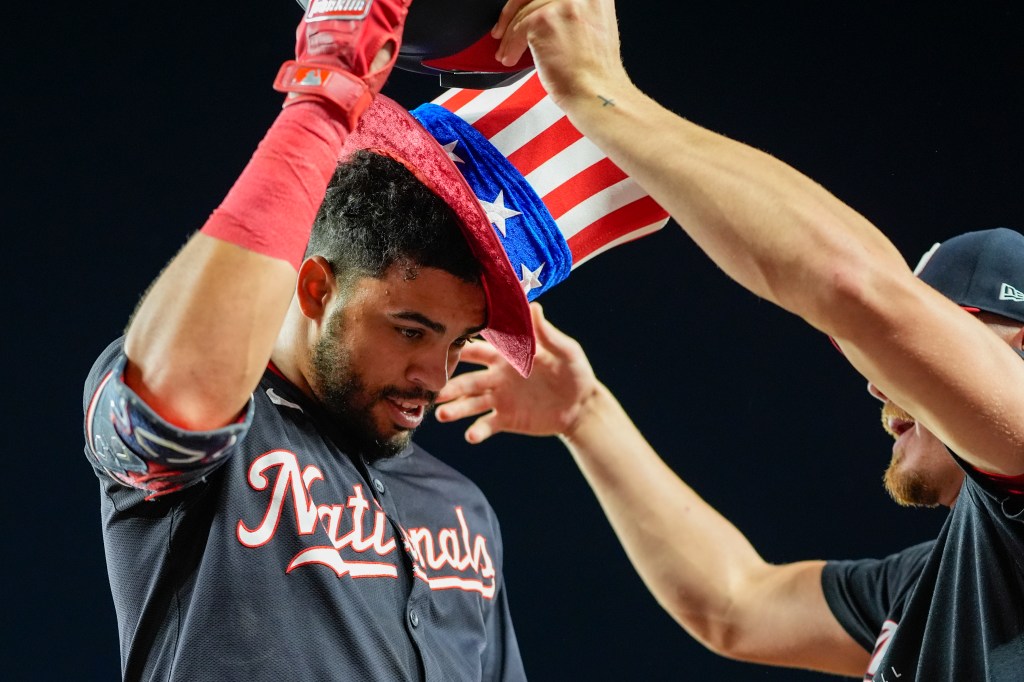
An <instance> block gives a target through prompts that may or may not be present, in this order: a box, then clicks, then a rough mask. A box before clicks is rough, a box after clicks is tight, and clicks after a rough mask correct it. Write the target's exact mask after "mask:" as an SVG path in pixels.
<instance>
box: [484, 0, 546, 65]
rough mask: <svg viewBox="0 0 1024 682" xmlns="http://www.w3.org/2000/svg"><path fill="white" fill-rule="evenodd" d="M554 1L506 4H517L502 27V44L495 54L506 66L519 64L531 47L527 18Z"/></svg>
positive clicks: (527, 0)
mask: <svg viewBox="0 0 1024 682" xmlns="http://www.w3.org/2000/svg"><path fill="white" fill-rule="evenodd" d="M554 1H555V0H511V2H509V5H506V6H505V9H506V10H508V9H510V6H511V5H513V4H514V5H517V9H516V11H515V12H514V13H513V14H512V16H511V17H510V18H509V19H508V21H507V22H506V23H505V25H504V28H503V29H502V32H501V33H502V35H501V45H499V46H498V52H497V54H495V59H497V60H498V61H499V62H501V63H502V64H504V65H505V66H512V65H514V64H518V63H519V60H520V59H522V58H523V54H525V53H526V51H527V50H528V49H530V44H529V30H528V27H527V25H526V23H525V19H526V18H527V17H529V16H530V15H531V14H533V13H534V12H536V11H537V10H539V9H540V8H541V7H543V6H545V5H548V4H550V3H552V2H554ZM499 22H500V19H499Z"/></svg>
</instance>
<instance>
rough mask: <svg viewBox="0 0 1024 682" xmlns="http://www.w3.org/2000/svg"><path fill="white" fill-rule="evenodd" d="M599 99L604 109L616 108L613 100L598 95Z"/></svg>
mask: <svg viewBox="0 0 1024 682" xmlns="http://www.w3.org/2000/svg"><path fill="white" fill-rule="evenodd" d="M597 98H598V99H599V100H601V106H602V107H614V106H615V100H613V99H608V98H607V97H605V96H604V95H598V96H597Z"/></svg>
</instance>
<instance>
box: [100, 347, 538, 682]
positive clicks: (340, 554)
mask: <svg viewBox="0 0 1024 682" xmlns="http://www.w3.org/2000/svg"><path fill="white" fill-rule="evenodd" d="M123 367H124V356H123V354H122V352H121V344H120V342H115V343H114V344H112V345H111V346H110V347H109V348H108V349H107V350H106V351H104V353H103V355H102V356H101V357H100V358H99V360H98V361H97V363H96V365H95V366H94V367H93V370H92V372H91V374H90V376H89V379H88V381H87V382H86V387H85V410H86V419H85V430H86V442H87V446H86V456H87V457H88V459H89V460H90V462H91V463H92V465H93V468H94V470H95V472H96V473H97V475H98V476H99V479H100V503H101V512H102V521H103V538H104V545H105V549H106V556H107V567H108V573H109V578H110V587H111V591H112V593H113V597H114V604H115V607H116V611H117V619H118V629H119V632H120V636H121V663H122V670H123V674H124V677H125V679H129V680H137V679H147V680H148V679H160V680H188V681H190V682H191V681H194V680H228V679H244V680H247V681H257V680H267V681H274V682H279V681H281V680H289V681H291V680H311V681H312V680H318V681H319V680H360V681H361V680H416V679H426V680H481V679H484V680H519V679H524V678H525V674H524V671H523V666H522V660H521V658H520V655H519V649H518V646H517V644H516V638H515V632H514V631H513V627H512V621H511V617H510V615H509V609H508V602H507V599H506V593H505V586H504V582H503V580H502V544H501V533H500V530H499V527H498V521H497V519H496V517H495V514H494V511H493V510H492V509H491V507H490V505H489V504H488V503H487V500H486V499H485V497H484V495H483V493H481V491H480V490H479V489H478V488H477V487H476V486H475V485H474V484H473V483H472V482H470V481H469V480H468V479H467V478H466V477H464V476H462V475H461V474H459V473H458V472H456V471H455V470H454V469H452V468H451V467H449V466H447V465H446V464H444V463H443V462H441V461H439V460H437V459H435V458H434V457H432V456H431V455H429V454H428V453H426V452H424V451H423V450H422V449H420V448H418V447H416V446H412V447H410V448H409V449H407V450H406V451H405V452H403V453H401V454H399V455H397V456H395V457H392V458H388V459H385V460H382V461H379V462H377V463H376V464H373V465H367V464H366V463H365V462H363V461H362V460H361V459H359V458H352V457H349V456H348V455H346V454H345V453H344V452H342V451H341V450H340V449H339V448H338V447H337V445H336V444H335V441H334V440H332V439H331V438H330V437H329V435H330V428H331V427H330V423H329V420H326V419H325V417H324V415H322V414H321V413H320V412H319V409H318V407H317V406H316V405H314V404H311V403H310V401H309V400H308V399H306V397H305V396H304V395H303V394H302V393H301V392H300V391H298V390H297V389H295V387H293V386H292V385H291V384H290V383H289V382H287V381H286V380H285V379H283V378H282V377H280V376H278V375H276V374H275V373H274V372H272V371H268V372H267V373H266V375H265V376H264V377H263V380H262V381H261V382H260V385H259V387H258V388H257V390H256V392H255V393H254V395H253V398H252V401H251V404H250V407H249V410H248V412H247V415H246V416H245V417H244V418H243V419H241V420H240V421H239V423H237V424H233V425H230V426H228V427H225V428H224V429H218V430H215V431H210V432H203V433H195V432H190V433H186V432H182V431H180V430H178V429H176V428H174V427H173V426H171V425H169V424H167V423H166V422H163V421H162V420H160V418H159V417H158V416H156V415H155V414H154V413H152V412H151V411H149V410H148V408H147V407H146V406H145V405H143V404H142V403H141V401H139V400H138V398H137V396H135V395H134V394H132V393H131V391H130V390H129V389H127V387H125V386H124V385H123V383H121V373H122V371H123Z"/></svg>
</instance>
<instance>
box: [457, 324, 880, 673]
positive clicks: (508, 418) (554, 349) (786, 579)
mask: <svg viewBox="0 0 1024 682" xmlns="http://www.w3.org/2000/svg"><path fill="white" fill-rule="evenodd" d="M533 311H534V325H535V328H536V330H537V357H536V359H535V361H534V368H533V373H532V374H531V375H530V377H529V378H528V379H524V378H522V377H521V376H519V374H518V373H517V372H516V371H515V370H514V369H512V368H511V367H510V366H509V365H508V364H507V363H506V362H505V361H504V360H503V359H502V358H501V357H500V356H499V355H498V353H497V351H495V350H494V349H493V348H491V347H490V346H488V345H487V344H484V343H474V344H471V345H470V346H467V348H466V349H465V350H464V351H463V356H462V359H463V360H466V361H469V362H474V363H478V364H482V365H485V369H483V370H479V371H476V372H469V373H466V374H461V375H459V376H457V377H455V378H453V379H452V380H451V381H450V382H449V383H448V385H447V386H446V387H445V388H444V389H443V390H442V392H441V394H440V396H439V399H440V400H441V401H443V402H444V404H443V405H441V406H440V407H439V408H438V410H437V418H438V419H439V420H441V421H454V420H456V419H462V418H465V417H471V416H476V415H482V416H479V417H478V419H476V421H475V422H474V423H473V424H472V425H471V426H470V427H469V429H468V430H467V431H466V438H467V440H469V441H470V442H471V443H479V442H481V441H483V440H485V439H487V438H489V437H490V436H491V435H493V434H495V433H500V432H502V431H505V432H512V433H524V434H528V435H536V436H543V435H558V436H559V437H560V438H561V440H562V441H563V442H564V443H565V444H566V446H567V447H568V448H569V451H570V452H571V453H572V455H573V458H574V459H575V460H576V463H577V465H578V466H579V468H580V470H581V471H582V472H583V475H584V476H585V477H586V479H587V482H588V483H589V484H590V486H591V488H593V490H594V493H595V494H596V495H597V498H598V500H599V502H600V503H601V506H602V508H603V509H604V512H605V514H606V515H607V516H608V519H609V521H610V522H611V525H612V528H613V529H614V530H615V533H616V534H617V535H618V537H619V540H620V541H621V542H622V546H623V547H624V548H625V550H626V553H627V554H628V556H629V558H630V560H631V561H632V562H633V565H634V566H635V567H636V570H637V572H638V573H639V574H640V577H641V578H642V579H643V580H644V583H645V584H646V585H647V587H648V588H649V589H650V590H651V592H652V594H654V596H655V598H656V599H657V600H658V602H659V603H660V604H661V605H662V607H664V608H665V610H666V611H668V612H669V613H670V614H671V615H672V617H673V618H675V620H676V621H677V622H678V623H679V624H680V625H682V626H683V627H684V628H685V629H686V630H687V631H688V632H689V633H690V634H691V635H693V637H695V638H696V639H697V640H698V641H700V642H701V643H702V644H704V645H705V646H707V647H708V648H709V649H711V650H713V651H715V652H717V653H720V654H722V655H725V656H729V657H731V658H738V659H741V660H746V661H751V662H758V663H768V664H774V665H781V666H789V667H797V668H809V669H814V670H822V671H827V672H833V673H838V674H847V675H861V674H863V672H864V670H866V669H867V664H868V652H866V651H865V650H864V649H863V648H862V647H861V646H860V645H858V644H857V643H856V642H855V641H854V640H853V639H852V638H851V637H850V635H849V634H847V633H846V631H845V630H844V629H843V628H842V627H841V626H840V625H839V623H838V622H837V621H836V619H835V617H834V616H833V615H832V612H831V611H830V610H829V608H828V605H827V604H826V603H825V597H824V593H823V591H822V587H821V570H822V566H823V565H824V564H823V562H820V561H807V562H800V563H794V564H786V565H771V564H768V563H766V562H765V561H764V559H762V558H761V556H760V555H759V554H758V553H757V551H756V550H755V549H754V548H753V547H752V546H751V545H750V543H749V542H748V541H747V539H746V538H745V537H744V536H743V534H742V533H740V532H739V530H737V529H736V527H735V526H733V525H732V524H731V523H730V522H729V521H728V520H727V519H726V518H725V517H723V516H722V515H721V514H719V513H718V512H717V511H716V510H715V509H713V508H712V507H711V506H709V505H708V504H707V503H706V502H705V501H704V500H702V499H701V498H700V497H699V496H698V495H697V494H696V493H695V492H694V491H693V490H692V489H691V488H690V487H689V486H687V485H686V484H685V483H684V482H683V481H682V480H680V479H679V477H678V476H677V475H676V474H675V473H674V472H673V471H672V470H671V469H670V468H669V467H668V466H667V465H666V464H665V463H664V462H663V461H662V460H661V458H660V457H658V455H657V453H655V452H654V450H653V449H652V448H651V446H650V445H649V444H648V443H647V441H646V440H644V438H643V436H642V435H641V434H640V432H639V431H638V430H637V428H636V426H634V425H633V422H632V421H631V420H630V418H629V416H628V415H627V414H626V412H625V411H624V410H623V409H622V407H621V406H620V405H619V403H618V401H617V400H616V399H615V397H614V396H613V395H612V394H611V392H610V391H609V390H608V389H607V388H606V387H605V386H603V385H602V384H601V383H600V382H599V381H598V380H597V378H596V377H595V376H594V372H593V370H592V369H591V367H590V364H589V362H588V361H587V358H586V355H585V354H584V352H583V350H582V348H581V347H580V345H579V344H578V343H577V342H576V341H575V340H573V339H571V338H570V337H568V336H566V335H565V334H563V333H562V332H561V331H559V330H558V329H556V328H555V327H554V326H553V325H552V324H551V323H550V322H548V321H547V320H546V319H544V316H543V313H542V312H541V309H540V307H539V306H537V305H536V304H534V305H533Z"/></svg>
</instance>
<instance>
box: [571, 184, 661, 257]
mask: <svg viewBox="0 0 1024 682" xmlns="http://www.w3.org/2000/svg"><path fill="white" fill-rule="evenodd" d="M666 218H668V213H666V212H665V209H663V208H662V207H661V206H659V205H658V203H657V202H656V201H654V199H652V198H650V197H644V198H642V199H637V200H636V201H634V202H633V203H631V204H627V205H625V206H623V207H622V208H620V209H618V210H616V211H612V212H611V213H609V214H608V215H606V216H604V217H602V218H598V219H597V220H595V221H594V222H592V223H591V224H590V225H588V226H586V227H585V228H583V229H582V230H580V231H579V232H577V233H576V234H575V235H573V236H572V237H570V238H569V240H568V244H569V250H570V251H572V260H573V262H574V263H575V262H578V261H581V260H583V259H584V258H586V257H587V256H589V255H590V254H591V253H593V252H594V251H597V250H598V249H600V248H601V247H602V246H604V245H605V244H607V243H608V242H613V241H615V240H616V239H618V238H620V237H624V236H625V235H627V234H629V233H630V232H633V231H634V230H639V229H640V228H642V227H646V226H648V225H653V224H654V223H657V222H658V221H660V220H665V219H666Z"/></svg>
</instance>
